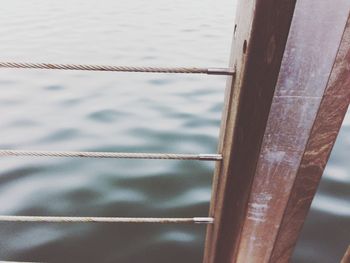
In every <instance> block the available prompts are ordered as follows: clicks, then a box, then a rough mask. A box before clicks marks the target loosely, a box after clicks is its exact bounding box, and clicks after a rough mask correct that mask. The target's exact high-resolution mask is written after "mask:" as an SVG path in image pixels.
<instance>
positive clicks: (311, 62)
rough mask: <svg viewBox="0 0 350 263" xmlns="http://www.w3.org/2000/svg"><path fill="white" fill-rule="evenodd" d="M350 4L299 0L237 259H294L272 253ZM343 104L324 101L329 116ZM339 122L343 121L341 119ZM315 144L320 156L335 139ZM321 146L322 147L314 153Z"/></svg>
mask: <svg viewBox="0 0 350 263" xmlns="http://www.w3.org/2000/svg"><path fill="white" fill-rule="evenodd" d="M349 8H350V2H349V1H348V0H322V1H320V0H298V1H297V4H296V8H295V13H294V17H293V22H292V26H291V31H290V34H289V37H288V42H287V46H286V50H285V54H284V58H283V62H282V65H281V70H280V75H279V79H278V82H277V87H276V92H275V94H274V97H273V102H272V106H271V110H270V114H269V118H268V121H267V126H266V131H265V135H264V139H263V143H262V147H261V151H260V156H259V160H258V163H257V169H256V171H255V175H254V181H253V185H252V190H251V193H250V197H249V202H248V209H247V212H246V214H245V218H244V226H243V230H242V232H241V238H240V241H239V248H238V256H237V260H236V261H234V262H237V263H245V262H249V263H267V262H288V260H289V257H288V256H287V257H286V258H285V259H283V260H282V259H276V258H273V259H272V258H271V256H272V253H273V248H274V246H275V244H276V245H277V243H278V242H276V239H277V238H278V235H279V234H280V236H284V237H285V238H286V236H285V234H284V233H283V232H281V231H280V228H281V224H282V221H283V218H284V214H285V209H286V208H287V204H288V201H289V198H290V196H291V194H292V193H293V189H292V187H293V184H294V180H295V178H296V175H297V173H298V170H299V165H300V163H301V161H302V159H303V156H304V151H305V150H306V149H307V143H308V141H309V139H310V136H311V130H312V127H313V125H314V123H315V120H316V117H317V116H318V113H319V110H320V104H321V100H322V98H323V96H324V95H325V92H326V94H327V92H331V91H326V87H327V83H328V80H329V77H330V75H331V71H332V67H333V64H334V61H335V58H336V54H337V51H338V48H339V44H340V42H341V39H342V35H343V31H344V28H345V25H346V22H347V18H348V14H349ZM340 94H341V95H342V97H339V96H338V100H341V99H344V97H343V96H344V95H345V94H346V93H344V91H343V93H340ZM340 94H338V95H340ZM333 98H334V97H333ZM337 103H338V104H339V103H340V102H337ZM338 104H335V105H324V107H330V108H329V109H327V108H325V111H326V112H325V114H330V113H329V112H327V111H333V113H335V112H334V111H335V109H336V108H338V107H339V105H338ZM343 104H344V103H342V104H341V105H343ZM340 107H342V108H341V111H344V110H345V108H346V107H344V105H343V106H340ZM320 118H327V121H331V122H334V121H335V120H333V119H332V118H331V116H325V115H323V116H320ZM336 122H339V118H338V120H337V121H336ZM335 133H336V132H335ZM323 136H325V135H324V132H323ZM326 137H328V135H327V136H326ZM321 138H322V139H324V138H323V137H322V136H321ZM315 143H316V144H317V145H316V148H314V149H311V151H310V153H309V155H311V156H313V158H315V159H316V160H318V159H319V157H321V154H322V151H323V148H322V147H329V145H330V143H329V142H328V144H324V143H325V141H324V140H323V141H317V142H315ZM320 145H321V146H322V147H321V149H322V150H321V151H319V150H317V152H314V151H315V150H316V149H318V148H319V147H320ZM314 156H317V157H314ZM313 167H314V166H312V169H313ZM317 169H318V170H319V168H317ZM307 173H308V172H307ZM301 184H307V183H306V182H301ZM313 184H314V182H312V183H311V185H313ZM308 187H311V186H310V185H309V186H308ZM312 187H313V186H312ZM277 258H278V257H277Z"/></svg>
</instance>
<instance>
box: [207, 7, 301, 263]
mask: <svg viewBox="0 0 350 263" xmlns="http://www.w3.org/2000/svg"><path fill="white" fill-rule="evenodd" d="M294 5H295V0H284V1H275V0H264V1H257V0H244V1H243V0H242V1H239V5H238V8H237V16H236V24H235V30H234V31H235V32H234V39H233V47H232V54H231V59H230V67H233V68H235V70H236V76H235V77H230V78H228V81H227V88H226V95H225V108H224V112H223V120H222V127H221V134H220V142H219V152H220V153H223V156H224V159H223V161H222V162H221V163H220V164H218V165H217V166H216V169H215V175H214V182H213V194H212V202H211V208H210V216H214V217H215V222H214V224H213V225H211V226H209V227H208V229H207V237H206V244H205V255H204V262H205V263H214V262H215V263H226V262H234V258H235V257H236V255H235V254H234V253H233V252H236V250H235V247H236V245H237V244H238V241H239V236H240V232H241V230H242V224H243V222H244V215H245V211H246V206H247V201H248V197H249V192H250V187H251V183H252V179H253V177H254V172H255V166H256V162H257V160H258V157H259V150H260V146H261V142H262V139H263V134H264V131H265V127H266V122H267V118H268V114H269V110H270V106H271V101H272V97H273V94H274V90H275V86H276V82H277V78H278V73H279V69H280V65H281V61H282V57H283V52H284V49H285V45H286V41H287V36H288V32H289V28H290V23H291V20H292V16H293V11H294Z"/></svg>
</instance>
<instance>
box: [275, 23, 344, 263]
mask: <svg viewBox="0 0 350 263" xmlns="http://www.w3.org/2000/svg"><path fill="white" fill-rule="evenodd" d="M349 102H350V17H349V18H348V22H347V27H346V30H345V31H344V34H343V38H342V42H341V45H340V48H339V50H338V54H337V58H336V61H335V63H334V66H333V69H332V73H331V77H330V80H329V82H328V86H327V89H326V92H325V94H324V96H323V99H322V101H321V105H320V108H319V111H318V113H317V116H316V120H315V123H314V125H313V128H312V131H311V134H310V137H309V139H308V143H307V146H306V149H305V152H304V154H303V157H302V160H301V164H300V167H299V170H298V173H297V176H296V179H295V182H294V186H293V188H292V191H291V195H290V198H289V201H288V205H287V208H286V210H285V212H284V216H283V221H282V224H281V227H280V230H279V232H278V235H277V238H276V242H275V245H274V249H273V253H272V258H271V262H288V259H289V258H290V257H291V255H292V252H293V248H294V247H295V244H296V242H297V239H298V235H299V233H300V231H301V228H302V226H303V223H304V220H305V218H306V215H307V212H308V211H309V208H310V205H311V202H312V199H313V197H314V195H315V193H316V190H317V186H318V183H319V181H320V179H321V176H322V173H323V170H324V169H325V166H326V164H327V161H328V158H329V155H330V153H331V150H332V147H333V145H334V142H335V140H336V137H337V135H338V132H339V129H340V127H341V124H342V121H343V118H344V116H345V114H346V112H347V108H348V105H349ZM325 242H326V241H325ZM348 260H349V261H348V262H349V263H350V251H349V258H348ZM344 262H346V261H344Z"/></svg>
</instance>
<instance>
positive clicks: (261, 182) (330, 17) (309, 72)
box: [204, 0, 350, 263]
mask: <svg viewBox="0 0 350 263" xmlns="http://www.w3.org/2000/svg"><path fill="white" fill-rule="evenodd" d="M349 5H350V2H349V1H348V0H298V1H297V5H296V9H295V11H294V6H295V1H293V0H284V1H273V0H264V1H262V0H255V1H253V0H246V1H243V0H241V1H239V8H238V11H237V17H236V26H235V36H234V41H233V42H234V44H233V48H232V55H231V62H230V63H231V66H232V67H234V68H235V69H236V76H235V78H229V80H228V85H227V91H226V99H225V109H224V114H223V121H222V127H221V135H220V145H219V152H220V153H222V154H223V158H224V159H223V162H222V163H221V164H219V165H217V167H216V169H215V176H214V183H213V185H214V186H213V195H212V203H211V208H210V215H211V216H213V217H214V218H215V223H214V225H212V226H209V227H208V229H207V238H206V245H205V254H204V262H205V263H226V262H231V263H232V262H237V263H246V262H249V263H264V262H271V260H275V261H274V262H285V261H278V260H279V259H277V260H276V259H273V257H272V256H273V251H274V250H273V247H274V245H275V242H276V240H277V238H278V237H279V231H280V229H281V224H282V221H283V216H284V211H285V209H286V207H287V204H288V201H289V198H290V196H291V194H292V187H293V184H294V180H295V178H296V175H297V172H298V170H299V164H300V162H301V161H302V158H303V153H304V151H305V150H306V149H307V142H308V141H309V137H310V134H311V130H312V127H313V125H314V122H315V119H316V117H317V116H318V112H319V108H320V105H321V100H322V97H323V96H324V94H325V90H326V87H327V82H328V79H329V77H330V74H331V71H332V66H333V63H334V60H335V57H336V54H337V50H338V48H339V43H340V41H341V38H342V33H343V30H344V28H345V25H346V21H347V16H348V12H349V7H350V6H349ZM293 15H294V16H293ZM292 17H293V22H292V26H291V27H290V23H291V19H292ZM290 28H291V31H290V33H289V36H288V32H289V29H290ZM287 36H288V42H287V45H286V39H287ZM282 57H283V62H282V65H281V61H282ZM277 80H278V81H277ZM342 95H344V94H342ZM338 99H339V98H338ZM281 234H282V232H281ZM281 236H282V235H281ZM276 251H277V250H276Z"/></svg>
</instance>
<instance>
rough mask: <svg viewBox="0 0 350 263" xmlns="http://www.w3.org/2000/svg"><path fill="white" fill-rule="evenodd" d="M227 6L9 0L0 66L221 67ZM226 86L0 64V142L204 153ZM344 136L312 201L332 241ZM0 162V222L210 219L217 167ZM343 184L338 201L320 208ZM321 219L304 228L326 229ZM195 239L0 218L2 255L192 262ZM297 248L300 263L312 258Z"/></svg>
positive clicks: (154, 229) (183, 229) (157, 228)
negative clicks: (24, 63) (50, 217)
mask: <svg viewBox="0 0 350 263" xmlns="http://www.w3.org/2000/svg"><path fill="white" fill-rule="evenodd" d="M234 2H235V1H234V0H221V2H220V4H218V3H217V1H214V0H204V1H203V0H201V1H199V0H194V1H185V0H178V1H170V0H162V1H160V0H149V1H141V0H130V1H123V2H122V1H112V0H108V1H107V0H106V1H103V3H101V1H95V0H88V1H86V0H84V1H83V0H77V1H68V0H61V1H54V2H53V1H50V2H49V1H44V0H32V1H21V0H11V1H6V2H4V3H2V6H1V10H0V35H1V41H0V54H1V55H0V58H1V60H9V61H38V62H41V61H44V62H57V63H92V64H94V63H96V64H115V65H140V66H143V65H150V66H159V65H160V66H209V67H225V66H226V65H227V64H228V57H229V49H230V42H231V36H232V33H233V19H234V18H233V17H234V13H235V10H234ZM224 86H225V78H224V77H215V76H195V75H161V74H128V73H107V72H104V73H101V72H100V73H98V72H78V71H76V72H68V71H67V72H60V71H37V70H13V69H11V70H9V69H6V70H5V69H3V70H1V71H0V88H1V93H0V112H1V113H2V114H1V122H0V147H1V148H13V149H28V150H31V149H33V150H83V151H85V150H87V151H126V152H174V153H213V152H215V150H216V144H217V137H218V131H219V125H220V115H221V110H222V103H223V91H224ZM347 123H349V122H347ZM348 126H349V125H348ZM348 126H346V127H348ZM349 133H350V131H349V130H347V131H345V132H343V135H342V136H340V138H339V141H343V142H342V143H341V146H338V147H337V149H338V148H339V147H345V148H343V152H339V154H337V155H336V156H333V159H332V162H331V165H332V166H330V168H329V170H328V171H329V172H328V173H332V175H331V174H329V175H328V173H327V175H326V177H325V178H326V179H325V180H324V183H323V185H322V186H321V192H320V196H321V197H322V198H323V200H322V199H320V200H319V201H318V203H317V202H316V203H315V204H316V205H315V209H314V211H315V213H318V214H321V215H323V216H328V217H327V218H326V217H325V218H326V219H327V220H328V221H327V224H329V227H328V229H329V231H327V233H328V234H331V232H332V230H333V227H337V226H333V225H334V222H339V220H344V221H343V222H345V221H346V220H347V221H348V219H349V214H348V213H347V212H346V211H347V210H346V206H345V203H344V200H345V201H347V200H348V199H346V198H348V195H346V187H345V185H349V182H350V179H349V177H348V176H347V175H348V174H349V173H348V171H349V167H348V169H346V168H345V169H343V170H342V168H341V167H344V166H342V163H341V161H340V160H341V158H343V160H344V158H345V159H346V153H345V151H346V149H348V148H346V147H348V145H349V141H346V140H347V137H346V134H347V135H348V134H349ZM344 141H346V143H344ZM337 151H339V150H337ZM340 151H341V150H340ZM0 167H1V169H0V214H13V215H15V214H18V215H62V216H68V215H70V216H159V217H161V216H167V217H192V216H205V215H207V212H208V206H209V199H210V190H211V185H210V184H211V179H212V172H213V168H214V166H213V163H211V162H196V161H157V160H149V161H146V160H92V159H89V160H87V159H52V158H40V159H33V158H2V159H1V160H0ZM342 185H344V188H343V190H344V194H343V196H340V197H332V198H333V199H329V198H328V197H329V196H330V195H331V194H330V193H331V191H332V192H333V191H334V189H337V191H338V192H340V191H339V190H338V189H341V188H340V187H342ZM339 200H343V201H340V202H338V201H339ZM334 203H337V206H333V205H332V204H334ZM317 204H319V205H317ZM340 207H343V208H344V207H345V208H344V209H341V210H342V212H341V213H340V212H339V210H338V209H339V208H340ZM329 210H332V212H331V213H330V212H329ZM344 211H345V212H344ZM335 213H336V215H334V214H335ZM310 218H311V219H312V217H310ZM316 218H317V220H313V221H312V225H313V226H315V228H316V229H319V228H320V227H323V228H322V229H327V228H324V225H323V224H322V222H321V221H320V220H319V219H320V216H318V215H317V216H316ZM344 224H345V223H344ZM344 224H343V226H344ZM331 225H332V227H330V226H331ZM204 234H205V227H204V226H201V225H190V226H187V225H181V226H178V225H103V224H87V225H85V224H67V225H58V224H13V223H11V224H10V223H1V224H0V237H1V238H0V260H25V261H49V262H121V263H128V262H130V263H131V262H152V263H157V262H169V263H171V262H179V261H181V262H184V263H186V262H188V263H194V262H201V259H202V252H203V251H202V250H203V242H204ZM312 235H314V233H313V232H312V233H309V234H306V235H305V236H303V238H302V242H307V241H308V240H310V239H311V238H313V236H312ZM338 238H339V240H340V241H339V242H343V243H344V242H345V241H344V240H345V239H346V238H345V237H344V236H343V237H340V236H338ZM312 244H313V245H314V246H315V249H317V248H318V247H320V246H322V244H324V243H322V240H314V239H313V240H312ZM303 248H304V246H302V247H301V248H299V249H298V251H297V255H298V257H299V258H300V259H301V258H305V256H309V254H310V253H308V252H309V251H303ZM323 252H324V253H327V255H333V254H334V253H338V248H334V247H333V246H332V245H330V244H327V249H324V250H322V251H320V250H318V255H322V253H323ZM306 262H308V261H306ZM317 262H327V261H317ZM328 262H329V261H328Z"/></svg>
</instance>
